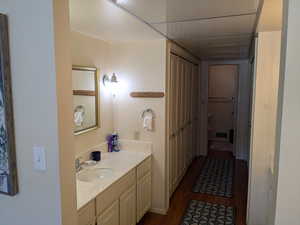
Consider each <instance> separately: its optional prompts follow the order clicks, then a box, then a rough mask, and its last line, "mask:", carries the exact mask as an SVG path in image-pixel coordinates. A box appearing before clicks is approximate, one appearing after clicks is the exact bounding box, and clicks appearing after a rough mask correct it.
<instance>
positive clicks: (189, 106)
mask: <svg viewBox="0 0 300 225" xmlns="http://www.w3.org/2000/svg"><path fill="white" fill-rule="evenodd" d="M169 66H170V68H169V69H170V70H169V71H170V73H169V79H168V118H167V119H168V120H169V126H168V132H167V133H168V138H169V140H168V143H169V144H168V148H169V151H168V152H169V191H170V196H171V195H172V193H173V192H174V191H175V189H176V188H177V186H178V184H179V183H180V181H181V179H182V178H183V176H184V175H185V172H186V170H187V168H188V167H189V165H190V164H191V162H192V160H193V158H194V157H195V156H196V150H197V146H198V141H197V140H198V139H199V138H198V137H199V135H198V114H199V113H198V106H199V105H198V101H199V96H198V93H199V70H198V65H195V64H193V63H191V62H190V61H188V60H186V59H184V58H182V57H179V56H177V55H175V54H172V53H171V55H170V65H169Z"/></svg>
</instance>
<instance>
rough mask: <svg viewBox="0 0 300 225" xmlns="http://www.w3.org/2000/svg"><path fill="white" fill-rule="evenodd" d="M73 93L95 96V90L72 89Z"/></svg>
mask: <svg viewBox="0 0 300 225" xmlns="http://www.w3.org/2000/svg"><path fill="white" fill-rule="evenodd" d="M73 95H84V96H96V92H95V91H88V90H73Z"/></svg>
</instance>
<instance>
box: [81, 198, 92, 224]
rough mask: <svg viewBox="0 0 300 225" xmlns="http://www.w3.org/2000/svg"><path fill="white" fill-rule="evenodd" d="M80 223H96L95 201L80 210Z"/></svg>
mask: <svg viewBox="0 0 300 225" xmlns="http://www.w3.org/2000/svg"><path fill="white" fill-rule="evenodd" d="M78 221H79V222H78V224H79V225H90V224H94V221H95V201H94V200H93V201H91V202H89V203H88V204H87V205H86V206H84V207H83V208H82V209H80V210H79V212H78Z"/></svg>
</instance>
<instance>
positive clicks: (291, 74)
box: [271, 0, 300, 225]
mask: <svg viewBox="0 0 300 225" xmlns="http://www.w3.org/2000/svg"><path fill="white" fill-rule="evenodd" d="M284 4H285V5H284V7H285V9H284V23H283V24H284V26H283V27H284V30H283V46H282V58H281V77H280V85H281V86H280V92H279V104H278V109H279V113H278V121H280V122H281V123H279V124H278V127H277V128H278V129H277V130H278V133H277V143H276V144H277V154H276V164H275V165H276V167H275V174H276V175H278V179H277V193H275V196H276V194H277V196H276V197H277V199H276V205H275V204H274V205H275V211H274V212H275V217H274V218H273V221H272V223H271V224H275V225H282V224H290V225H298V224H299V215H300V207H299V206H300V173H299V159H300V151H299V140H300V132H299V127H300V119H299V115H300V101H299V85H300V76H299V71H300V63H299V52H300V44H299V39H300V30H299V20H300V15H299V10H300V1H298V0H289V1H284Z"/></svg>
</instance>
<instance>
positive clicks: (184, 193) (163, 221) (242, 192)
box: [139, 151, 248, 225]
mask: <svg viewBox="0 0 300 225" xmlns="http://www.w3.org/2000/svg"><path fill="white" fill-rule="evenodd" d="M208 157H213V158H221V159H232V156H231V155H230V154H228V152H220V151H210V154H209V156H208ZM204 162H205V157H201V158H197V159H195V160H194V161H193V163H192V164H191V166H190V168H189V170H188V172H187V174H186V175H185V177H184V179H183V180H182V182H181V183H180V185H179V187H178V189H177V190H176V191H175V193H174V195H173V197H172V198H171V202H170V208H169V211H168V214H167V215H165V216H162V215H158V214H154V213H148V214H146V215H145V217H144V218H143V220H142V221H141V222H140V223H139V225H179V224H181V221H182V217H183V215H184V212H185V210H186V208H187V206H188V204H189V202H190V200H200V201H204V202H210V203H218V204H223V205H225V206H233V207H235V209H236V222H235V224H236V225H245V224H246V207H247V182H248V172H247V165H246V162H245V161H241V160H235V172H234V185H233V198H223V197H218V196H212V195H206V194H197V193H193V192H192V188H193V185H194V183H195V181H196V179H197V176H198V174H199V172H200V169H202V167H203V165H204Z"/></svg>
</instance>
